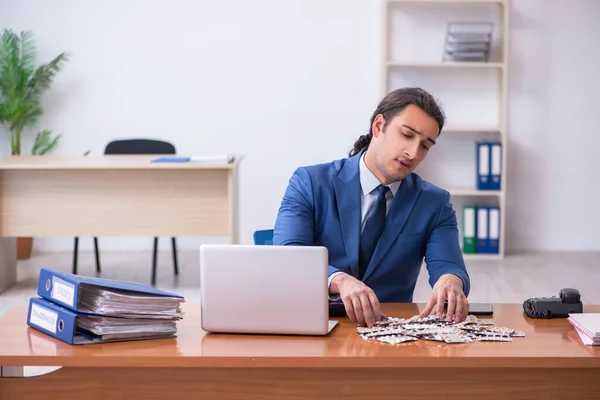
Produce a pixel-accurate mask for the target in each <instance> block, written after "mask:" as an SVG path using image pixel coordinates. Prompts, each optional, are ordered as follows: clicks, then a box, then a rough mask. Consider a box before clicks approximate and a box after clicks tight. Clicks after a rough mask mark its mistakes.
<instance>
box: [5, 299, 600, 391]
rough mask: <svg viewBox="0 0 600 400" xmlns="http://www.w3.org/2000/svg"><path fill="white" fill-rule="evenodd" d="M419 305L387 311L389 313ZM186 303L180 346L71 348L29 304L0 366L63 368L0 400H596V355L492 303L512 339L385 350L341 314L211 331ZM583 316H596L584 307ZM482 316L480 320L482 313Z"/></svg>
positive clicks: (10, 327)
mask: <svg viewBox="0 0 600 400" xmlns="http://www.w3.org/2000/svg"><path fill="white" fill-rule="evenodd" d="M422 308H423V305H415V304H384V305H383V306H382V309H383V312H384V313H385V314H386V315H388V316H393V317H410V316H412V315H415V314H417V313H419V312H420V310H422ZM199 309H200V307H199V305H198V304H186V307H185V311H186V315H185V318H184V319H183V320H182V321H181V322H179V333H178V338H176V339H162V340H149V341H136V342H122V343H107V344H95V345H85V346H70V345H68V344H66V343H63V342H60V341H58V340H55V339H53V338H52V337H50V336H47V335H45V334H43V333H40V332H38V331H36V330H33V329H31V328H29V327H27V326H26V324H25V321H26V308H23V307H21V308H15V309H13V310H12V311H10V312H9V313H8V314H7V315H6V316H5V317H4V318H3V319H2V320H0V365H3V366H12V367H18V366H31V365H36V366H39V365H60V366H62V368H60V369H59V370H57V371H54V372H51V373H49V374H46V375H42V376H37V377H30V378H17V377H3V378H0V398H1V399H2V400H8V399H23V400H26V399H39V398H40V396H42V395H41V394H40V393H47V394H48V393H51V394H52V397H53V398H57V399H61V400H68V399H77V400H79V399H81V398H85V399H90V400H92V399H104V398H123V399H166V398H173V399H200V398H201V399H234V398H244V399H292V398H293V399H333V398H339V399H397V398H398V399H399V398H410V399H413V398H418V399H436V400H439V399H461V400H469V399H477V400H493V399H498V400H508V399H510V400H513V399H561V400H564V399H598V397H599V395H600V378H599V377H600V357H598V356H599V355H600V353H599V352H598V350H597V349H596V348H594V347H591V346H585V345H583V344H582V343H581V341H580V339H579V337H578V335H577V333H576V332H575V331H574V329H573V328H572V327H571V326H570V324H569V323H568V322H567V320H565V319H552V320H532V319H529V318H527V317H526V316H524V314H523V311H522V306H521V305H519V304H500V305H495V314H494V316H493V320H494V323H495V325H498V326H506V327H510V328H514V329H518V330H522V331H524V332H525V334H526V337H524V338H514V341H513V342H474V343H468V344H445V343H439V342H429V341H420V340H419V341H416V342H409V343H403V344H399V345H389V344H384V343H381V342H376V341H365V340H363V339H362V338H360V337H359V336H358V334H357V333H356V331H355V329H354V326H353V325H352V324H351V323H350V322H349V320H348V319H346V318H341V319H340V324H339V325H338V326H337V327H336V328H335V329H334V330H333V331H332V332H331V333H330V334H329V335H328V336H326V337H294V336H270V335H237V334H230V335H228V334H206V333H205V332H203V331H202V329H201V328H200V311H199ZM584 311H585V312H594V311H596V312H598V311H600V306H588V307H586V308H585V310H584ZM482 318H483V317H482Z"/></svg>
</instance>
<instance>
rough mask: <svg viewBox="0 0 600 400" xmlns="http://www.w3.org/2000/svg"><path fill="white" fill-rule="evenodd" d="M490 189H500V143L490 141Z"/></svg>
mask: <svg viewBox="0 0 600 400" xmlns="http://www.w3.org/2000/svg"><path fill="white" fill-rule="evenodd" d="M489 182H490V189H492V190H500V187H501V182H502V143H500V142H493V143H490V178H489Z"/></svg>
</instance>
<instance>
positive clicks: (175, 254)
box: [171, 237, 179, 276]
mask: <svg viewBox="0 0 600 400" xmlns="http://www.w3.org/2000/svg"><path fill="white" fill-rule="evenodd" d="M171 245H172V247H173V269H174V270H175V276H177V275H179V266H178V265H177V242H176V240H175V238H174V237H172V238H171Z"/></svg>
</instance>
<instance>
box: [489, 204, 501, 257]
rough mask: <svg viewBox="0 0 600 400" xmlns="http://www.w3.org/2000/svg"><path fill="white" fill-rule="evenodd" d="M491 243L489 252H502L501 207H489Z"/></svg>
mask: <svg viewBox="0 0 600 400" xmlns="http://www.w3.org/2000/svg"><path fill="white" fill-rule="evenodd" d="M488 216H489V243H488V252H489V253H494V254H498V253H500V207H497V206H496V207H488Z"/></svg>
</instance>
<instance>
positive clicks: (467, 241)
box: [462, 206, 477, 254]
mask: <svg viewBox="0 0 600 400" xmlns="http://www.w3.org/2000/svg"><path fill="white" fill-rule="evenodd" d="M475 222H476V218H475V207H473V206H465V207H463V224H462V225H463V253H465V254H473V253H475V242H476V240H477V237H476V232H477V229H476V228H477V227H476V225H475Z"/></svg>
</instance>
